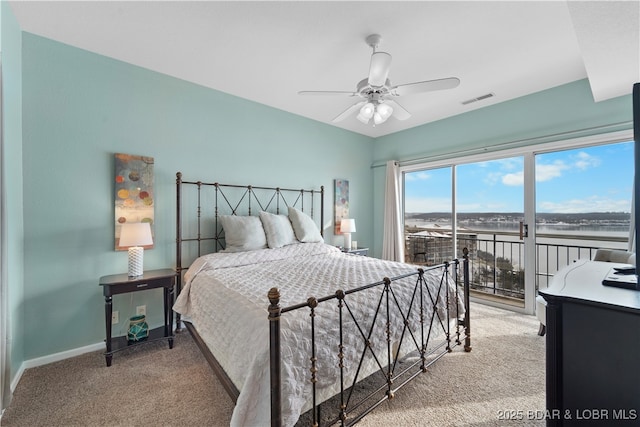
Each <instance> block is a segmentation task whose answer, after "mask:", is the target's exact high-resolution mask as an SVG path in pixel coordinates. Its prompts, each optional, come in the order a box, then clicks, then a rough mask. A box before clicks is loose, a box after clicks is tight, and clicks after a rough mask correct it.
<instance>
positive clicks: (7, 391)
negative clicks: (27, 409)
mask: <svg viewBox="0 0 640 427" xmlns="http://www.w3.org/2000/svg"><path fill="white" fill-rule="evenodd" d="M2 99H3V98H2V63H1V62H0V403H1V404H2V407H1V408H0V410H2V411H4V410H5V409H6V408H7V406H9V402H11V361H10V355H11V346H10V345H9V343H10V341H9V339H10V338H9V337H10V335H9V280H8V275H7V218H6V191H5V188H6V183H5V179H4V178H5V177H4V121H3V120H4V119H3V114H2Z"/></svg>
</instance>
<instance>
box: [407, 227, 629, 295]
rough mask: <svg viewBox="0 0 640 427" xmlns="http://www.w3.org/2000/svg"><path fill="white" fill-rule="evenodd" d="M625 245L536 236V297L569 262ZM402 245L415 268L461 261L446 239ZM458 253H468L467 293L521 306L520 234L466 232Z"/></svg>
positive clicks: (424, 237) (420, 237)
mask: <svg viewBox="0 0 640 427" xmlns="http://www.w3.org/2000/svg"><path fill="white" fill-rule="evenodd" d="M627 242H628V240H627V238H626V237H615V236H595V235H583V234H581V235H567V234H551V233H537V234H536V273H535V277H536V291H537V290H538V289H540V288H542V289H544V288H546V287H547V285H548V283H549V280H550V278H551V277H553V275H554V274H555V272H556V271H558V270H559V269H560V268H562V267H564V266H566V265H569V264H570V263H571V262H573V261H575V260H578V259H585V258H586V259H592V258H593V256H594V255H595V252H596V250H597V249H601V248H606V249H626V247H627ZM405 243H406V250H405V254H406V255H405V260H406V262H409V263H413V264H418V265H425V266H432V265H437V264H441V263H443V262H444V261H446V260H449V259H453V258H458V257H461V256H462V255H461V254H457V255H454V254H453V245H452V242H451V235H450V234H446V233H430V234H422V233H419V234H416V233H407V234H406V238H405ZM457 247H458V248H464V247H466V248H469V251H470V254H469V270H470V282H471V284H470V286H471V289H474V290H477V291H481V292H484V293H487V294H492V295H497V296H502V297H510V298H517V299H522V300H524V265H525V263H524V243H523V242H522V241H521V240H519V233H517V232H506V231H500V232H495V231H470V230H465V231H464V232H458V233H457ZM460 250H461V249H460Z"/></svg>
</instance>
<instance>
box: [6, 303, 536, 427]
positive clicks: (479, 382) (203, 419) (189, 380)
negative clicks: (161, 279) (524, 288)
mask: <svg viewBox="0 0 640 427" xmlns="http://www.w3.org/2000/svg"><path fill="white" fill-rule="evenodd" d="M471 311H472V346H473V351H472V352H471V353H465V352H464V351H463V350H462V347H457V348H456V349H455V350H454V352H453V353H452V354H449V355H446V356H445V357H443V358H442V359H440V360H439V361H438V362H436V364H435V365H434V366H433V367H432V368H430V370H429V372H428V373H426V374H424V375H421V376H419V377H418V378H417V379H416V380H414V382H412V383H411V384H409V385H408V386H406V387H405V388H403V389H402V390H400V391H399V393H398V395H397V397H396V398H395V399H394V400H392V401H390V402H385V403H383V404H382V405H381V406H380V407H378V408H377V409H376V410H374V412H372V413H371V414H369V415H368V416H367V417H366V418H365V419H364V420H363V421H361V422H360V424H359V425H362V426H438V427H445V426H509V425H512V426H516V425H517V426H544V425H545V421H544V420H539V419H536V418H538V417H539V414H540V413H541V412H537V411H543V410H544V408H545V393H544V389H545V381H544V338H543V337H539V336H537V334H536V332H537V330H538V323H537V321H536V319H535V317H533V316H523V315H520V314H516V313H512V312H510V311H504V310H500V309H496V308H491V307H486V306H482V305H478V304H472V310H471ZM232 409H233V405H232V402H231V399H230V398H229V397H228V396H227V394H226V393H225V391H224V389H223V388H222V386H221V385H220V384H219V382H218V381H217V380H216V378H215V376H214V375H213V374H212V372H211V370H210V368H209V366H208V365H207V363H206V361H205V359H204V357H203V356H202V355H201V354H200V352H199V350H198V349H197V347H196V346H195V344H194V343H193V341H192V340H191V337H190V336H189V335H188V333H186V332H185V333H182V334H179V335H178V336H177V337H176V345H175V347H174V348H173V349H172V350H169V349H168V346H167V345H166V343H163V344H160V343H154V344H149V345H146V346H140V347H137V348H134V349H131V350H127V351H125V352H121V353H116V355H115V356H114V359H113V366H111V367H110V368H107V367H106V366H105V363H104V357H103V355H102V354H101V352H95V353H89V354H86V355H82V356H78V357H75V358H73V359H69V360H65V361H61V362H57V363H53V364H50V365H47V366H42V367H38V368H34V369H29V370H27V371H26V372H25V374H24V375H23V377H22V379H21V381H20V383H19V384H18V387H17V390H16V392H15V394H14V398H13V402H12V403H11V405H10V407H9V408H8V409H7V410H6V412H5V414H4V416H3V417H2V421H1V424H2V425H3V426H7V427H10V426H101V425H103V426H147V425H149V426H151V425H153V426H225V425H229V420H230V418H231V412H232ZM505 413H507V414H512V415H515V416H516V418H520V419H519V420H515V421H508V420H505V419H504V417H503V415H504V414H505Z"/></svg>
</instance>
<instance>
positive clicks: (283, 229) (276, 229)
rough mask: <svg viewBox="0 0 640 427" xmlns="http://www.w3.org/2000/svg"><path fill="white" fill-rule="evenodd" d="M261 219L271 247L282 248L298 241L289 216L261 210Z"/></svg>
mask: <svg viewBox="0 0 640 427" xmlns="http://www.w3.org/2000/svg"><path fill="white" fill-rule="evenodd" d="M260 220H261V221H262V226H263V227H264V232H265V234H266V235H267V244H268V245H269V247H270V248H272V249H273V248H281V247H283V246H286V245H291V244H293V243H297V242H298V241H297V240H296V236H295V234H293V228H291V222H290V221H289V218H288V217H287V216H285V215H275V214H272V213H269V212H264V211H263V212H260Z"/></svg>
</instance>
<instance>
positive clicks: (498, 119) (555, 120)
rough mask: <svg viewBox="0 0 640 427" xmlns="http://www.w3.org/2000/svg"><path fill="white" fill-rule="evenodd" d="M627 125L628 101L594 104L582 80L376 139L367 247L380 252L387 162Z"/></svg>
mask: <svg viewBox="0 0 640 427" xmlns="http://www.w3.org/2000/svg"><path fill="white" fill-rule="evenodd" d="M632 119H633V111H632V101H631V95H628V96H622V97H618V98H614V99H611V100H608V101H602V102H598V103H595V102H594V101H593V97H592V95H591V89H590V87H589V82H588V80H580V81H576V82H573V83H569V84H566V85H563V86H558V87H555V88H552V89H548V90H545V91H542V92H538V93H534V94H532V95H528V96H524V97H521V98H517V99H514V100H511V101H506V102H502V103H499V104H495V105H493V106H489V107H485V108H481V109H478V110H474V111H471V112H468V113H465V114H460V115H458V116H454V117H451V118H448V119H444V120H439V121H437V122H433V123H429V124H426V125H423V126H419V127H415V128H412V129H408V130H406V131H403V132H398V133H394V134H391V135H388V136H384V137H380V138H377V139H376V140H375V141H374V148H373V164H374V167H373V168H372V170H373V188H374V198H373V200H374V204H373V210H372V212H373V216H374V218H373V225H374V227H373V230H374V237H373V246H374V247H375V248H381V247H382V225H383V221H384V217H383V215H384V190H385V174H386V168H385V167H384V164H385V162H386V161H387V160H399V161H408V160H414V159H423V158H424V159H425V161H428V160H426V159H428V158H429V157H434V156H441V155H445V154H446V153H455V152H461V151H464V150H470V149H478V148H481V149H486V150H487V151H490V150H495V149H496V148H497V146H498V145H500V144H506V143H510V142H514V141H523V140H524V141H523V142H522V143H521V144H520V145H527V144H530V143H531V142H528V141H527V140H529V141H531V140H535V141H536V143H539V142H553V141H554V140H556V141H557V140H561V139H566V138H568V136H566V135H568V134H571V136H572V137H575V136H588V135H592V134H595V133H602V132H605V131H606V132H613V131H616V130H623V129H630V128H631V126H630V125H629V124H628V123H629V122H631V120H632ZM620 123H626V124H623V125H619V124H620ZM605 128H606V129H605ZM577 131H580V132H577ZM554 135H555V136H554ZM547 136H551V137H547ZM513 145H517V144H513ZM492 146H493V148H492ZM380 252H381V250H380Z"/></svg>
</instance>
